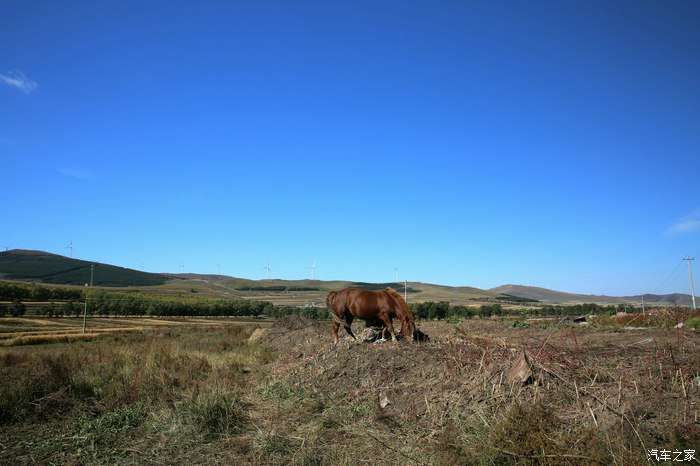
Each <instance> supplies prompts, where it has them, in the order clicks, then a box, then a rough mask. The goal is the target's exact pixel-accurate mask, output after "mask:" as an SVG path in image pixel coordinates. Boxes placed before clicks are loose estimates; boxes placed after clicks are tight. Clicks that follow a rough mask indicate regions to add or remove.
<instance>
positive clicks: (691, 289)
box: [683, 256, 697, 309]
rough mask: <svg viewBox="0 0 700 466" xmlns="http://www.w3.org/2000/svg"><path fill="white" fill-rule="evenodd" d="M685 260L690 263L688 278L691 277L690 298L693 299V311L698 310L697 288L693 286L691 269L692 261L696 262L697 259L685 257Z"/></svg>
mask: <svg viewBox="0 0 700 466" xmlns="http://www.w3.org/2000/svg"><path fill="white" fill-rule="evenodd" d="M683 260H684V261H688V276H690V297H691V298H692V299H693V309H697V307H695V287H694V286H693V271H692V269H691V268H690V261H694V260H695V258H694V257H690V256H687V257H684V258H683Z"/></svg>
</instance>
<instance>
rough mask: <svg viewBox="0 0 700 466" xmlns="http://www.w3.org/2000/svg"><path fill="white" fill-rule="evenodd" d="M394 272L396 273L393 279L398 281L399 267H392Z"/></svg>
mask: <svg viewBox="0 0 700 466" xmlns="http://www.w3.org/2000/svg"><path fill="white" fill-rule="evenodd" d="M394 272H395V273H396V280H394V281H396V282H397V283H398V281H399V268H398V267H394Z"/></svg>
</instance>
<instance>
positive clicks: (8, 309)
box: [0, 299, 27, 317]
mask: <svg viewBox="0 0 700 466" xmlns="http://www.w3.org/2000/svg"><path fill="white" fill-rule="evenodd" d="M25 312H27V307H26V306H25V305H24V303H22V302H21V301H20V300H19V299H15V300H14V301H12V303H10V304H4V303H0V317H5V316H6V315H8V314H9V315H11V316H12V317H22V316H23V315H24V313H25Z"/></svg>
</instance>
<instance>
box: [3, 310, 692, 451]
mask: <svg viewBox="0 0 700 466" xmlns="http://www.w3.org/2000/svg"><path fill="white" fill-rule="evenodd" d="M418 326H419V327H420V328H421V330H423V331H424V332H426V333H427V334H428V335H429V336H430V338H431V341H430V343H424V344H408V343H402V344H392V343H390V342H387V343H383V344H379V343H372V344H368V343H359V344H358V343H354V342H351V341H348V340H343V341H341V344H340V345H339V346H338V347H337V348H334V347H333V346H332V344H331V338H330V324H329V323H327V322H323V323H319V322H314V321H310V320H307V319H304V318H300V317H289V318H286V319H282V320H280V321H278V322H277V323H275V324H274V325H272V326H271V327H270V328H268V329H266V330H263V329H261V328H259V326H255V325H247V326H242V325H233V324H231V323H227V324H226V325H218V326H208V327H207V328H206V329H203V328H202V327H196V326H188V327H185V326H183V327H178V328H167V327H166V328H162V329H158V330H149V329H146V330H144V331H142V332H140V333H133V334H132V333H123V334H113V335H107V336H103V337H101V338H100V339H99V340H95V341H86V342H73V343H70V344H55V345H42V346H31V347H18V348H5V349H0V422H1V424H0V443H1V444H2V445H3V449H2V451H0V462H2V463H9V462H16V463H20V464H23V463H39V464H48V463H120V464H143V463H157V464H181V463H200V464H201V463H206V464H358V463H366V462H368V463H371V464H643V463H646V450H648V449H652V448H658V449H660V448H666V449H669V450H673V449H680V450H683V449H692V448H696V449H697V447H698V445H700V429H699V427H700V424H698V414H699V411H700V407H699V406H698V403H699V400H700V387H698V386H697V384H696V383H695V378H696V377H697V376H698V375H700V374H699V373H698V370H699V369H698V367H699V365H698V361H699V359H698V356H697V355H698V350H700V337H699V336H698V335H697V333H696V332H695V331H693V330H687V329H643V330H620V329H608V328H581V327H564V326H551V327H545V328H540V327H532V326H528V325H527V324H519V325H514V324H513V323H505V322H495V321H486V320H473V321H465V322H463V323H461V324H449V323H445V322H419V323H418ZM275 355H276V356H275ZM523 355H526V356H525V357H524V356H523ZM523 361H525V363H523ZM523 364H525V367H524V371H522V370H521V369H523ZM513 367H516V368H517V369H518V370H514V371H510V373H515V372H518V373H520V374H526V375H527V376H526V377H522V379H524V380H525V383H521V381H522V379H521V380H517V377H515V378H511V380H513V381H514V382H512V383H511V382H509V370H510V369H511V368H513ZM528 370H529V373H528ZM696 456H697V455H696Z"/></svg>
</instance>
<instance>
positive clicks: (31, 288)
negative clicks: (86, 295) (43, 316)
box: [0, 282, 83, 302]
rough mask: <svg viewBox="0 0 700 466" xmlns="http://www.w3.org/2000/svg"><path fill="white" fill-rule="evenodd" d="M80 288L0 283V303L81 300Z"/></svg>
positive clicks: (81, 292)
mask: <svg viewBox="0 0 700 466" xmlns="http://www.w3.org/2000/svg"><path fill="white" fill-rule="evenodd" d="M82 297H83V290H81V289H80V288H67V287H46V286H41V285H37V284H36V283H31V284H25V283H11V282H0V301H14V300H15V299H19V300H21V301H38V302H42V301H65V300H70V299H75V300H78V299H82Z"/></svg>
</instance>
